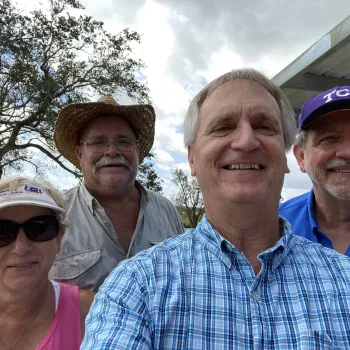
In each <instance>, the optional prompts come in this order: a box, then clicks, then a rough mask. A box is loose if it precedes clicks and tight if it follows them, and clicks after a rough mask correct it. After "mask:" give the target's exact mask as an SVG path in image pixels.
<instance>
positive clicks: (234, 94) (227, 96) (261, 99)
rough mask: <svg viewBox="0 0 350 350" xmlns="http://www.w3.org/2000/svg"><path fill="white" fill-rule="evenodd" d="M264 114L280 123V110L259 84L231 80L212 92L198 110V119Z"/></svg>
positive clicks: (273, 99)
mask: <svg viewBox="0 0 350 350" xmlns="http://www.w3.org/2000/svg"><path fill="white" fill-rule="evenodd" d="M240 113H248V114H256V115H258V114H262V113H263V114H266V115H267V116H272V117H273V118H277V119H279V120H280V121H281V109H280V107H279V105H278V103H277V101H276V100H275V98H274V97H273V96H272V95H271V94H270V93H269V92H268V91H267V90H266V89H265V88H264V87H262V86H261V85H260V84H258V83H256V82H253V81H249V80H233V81H230V82H228V83H225V84H223V85H221V86H219V87H218V88H216V89H215V90H214V91H212V92H211V93H210V94H209V95H208V96H207V98H206V99H205V100H204V101H203V104H202V106H201V107H200V110H199V116H200V118H204V119H205V118H206V117H207V116H218V115H222V114H225V115H230V114H240Z"/></svg>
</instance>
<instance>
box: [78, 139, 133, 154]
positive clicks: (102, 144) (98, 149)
mask: <svg viewBox="0 0 350 350" xmlns="http://www.w3.org/2000/svg"><path fill="white" fill-rule="evenodd" d="M137 142H138V141H137V140H135V139H131V138H128V137H123V138H119V139H116V140H114V141H112V142H109V141H108V140H107V139H104V138H99V139H91V140H88V141H84V142H81V143H80V144H81V145H86V147H87V148H88V149H89V150H90V151H91V152H93V153H103V152H105V151H106V150H107V149H108V147H109V145H110V144H114V145H115V147H116V148H117V150H118V151H120V152H131V151H132V150H133V148H134V146H135V145H136V144H137Z"/></svg>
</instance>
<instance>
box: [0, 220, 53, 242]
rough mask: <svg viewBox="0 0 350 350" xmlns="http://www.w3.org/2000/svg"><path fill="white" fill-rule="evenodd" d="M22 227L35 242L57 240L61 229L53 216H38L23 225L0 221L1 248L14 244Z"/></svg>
mask: <svg viewBox="0 0 350 350" xmlns="http://www.w3.org/2000/svg"><path fill="white" fill-rule="evenodd" d="M21 227H22V228H23V229H24V233H25V235H26V236H27V238H28V239H30V240H31V241H34V242H46V241H50V240H52V239H54V238H56V237H57V235H58V231H59V228H60V227H59V224H58V221H57V219H56V217H54V216H52V215H43V216H36V217H34V218H31V219H29V220H27V221H26V222H23V224H18V223H17V222H16V221H11V220H0V247H5V246H7V245H9V244H11V243H12V242H14V241H15V240H16V238H17V235H18V231H19V229H20V228H21Z"/></svg>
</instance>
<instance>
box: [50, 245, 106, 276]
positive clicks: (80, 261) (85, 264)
mask: <svg viewBox="0 0 350 350" xmlns="http://www.w3.org/2000/svg"><path fill="white" fill-rule="evenodd" d="M100 258H101V251H100V249H90V250H86V251H82V252H79V253H74V254H69V255H66V256H63V257H59V258H57V259H56V261H55V262H54V264H53V266H52V268H51V270H50V278H52V279H56V280H70V279H75V278H78V277H79V276H80V275H82V274H83V273H85V272H86V271H87V270H88V269H89V268H91V267H92V266H94V265H95V264H96V263H97V262H98V261H99V260H100Z"/></svg>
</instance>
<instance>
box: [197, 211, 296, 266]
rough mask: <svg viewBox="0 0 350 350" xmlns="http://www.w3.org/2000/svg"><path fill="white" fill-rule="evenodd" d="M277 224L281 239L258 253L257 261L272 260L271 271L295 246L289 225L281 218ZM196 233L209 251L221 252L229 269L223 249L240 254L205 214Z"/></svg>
mask: <svg viewBox="0 0 350 350" xmlns="http://www.w3.org/2000/svg"><path fill="white" fill-rule="evenodd" d="M279 224H280V228H281V231H282V236H281V238H280V239H279V240H278V241H277V242H276V244H275V245H274V246H273V247H271V248H269V249H267V250H265V251H264V252H262V253H260V254H259V256H258V259H259V260H260V261H263V260H266V259H271V260H272V270H275V269H276V268H277V267H278V266H279V265H280V264H281V262H282V261H283V260H284V258H285V257H286V256H287V255H288V254H289V252H290V251H291V250H292V248H293V247H294V245H295V240H294V239H293V231H292V227H291V225H290V223H289V222H288V221H287V220H286V219H284V218H283V217H281V216H280V217H279ZM196 231H197V232H198V233H200V234H201V235H202V236H203V237H205V240H206V242H207V244H206V246H207V248H208V249H209V250H211V251H213V252H215V251H216V253H217V251H218V250H219V249H220V250H221V252H223V253H224V255H225V256H226V257H227V259H226V258H223V259H222V260H223V262H224V263H225V264H226V265H228V266H229V267H231V264H232V263H231V260H230V259H229V258H228V256H227V254H225V252H224V249H225V248H226V249H227V247H229V250H231V251H232V252H236V253H239V254H241V252H240V251H239V250H238V248H237V247H235V246H234V245H233V244H232V243H231V242H229V241H228V240H226V239H225V238H224V237H222V236H221V235H220V234H219V233H218V232H217V231H216V230H215V229H214V228H213V227H212V226H211V224H210V222H209V221H208V219H207V217H206V216H205V214H204V215H203V218H202V220H201V222H200V223H199V224H198V226H197V228H196Z"/></svg>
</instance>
